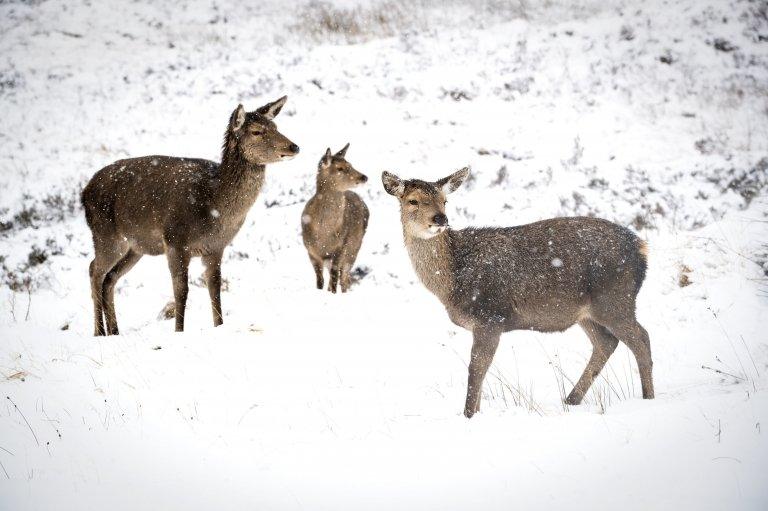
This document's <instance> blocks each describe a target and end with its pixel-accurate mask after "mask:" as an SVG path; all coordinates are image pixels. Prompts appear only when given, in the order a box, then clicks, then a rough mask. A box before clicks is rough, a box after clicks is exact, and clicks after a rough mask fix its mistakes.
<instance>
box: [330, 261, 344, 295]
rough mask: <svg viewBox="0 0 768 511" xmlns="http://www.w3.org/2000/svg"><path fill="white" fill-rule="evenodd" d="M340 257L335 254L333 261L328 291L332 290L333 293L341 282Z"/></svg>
mask: <svg viewBox="0 0 768 511" xmlns="http://www.w3.org/2000/svg"><path fill="white" fill-rule="evenodd" d="M339 259H340V257H339V256H335V257H334V258H333V260H332V261H331V278H330V280H329V282H328V291H330V292H331V293H335V292H336V288H337V287H338V284H339V275H340V273H341V267H340V266H339V263H340V261H339Z"/></svg>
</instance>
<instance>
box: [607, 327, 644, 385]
mask: <svg viewBox="0 0 768 511" xmlns="http://www.w3.org/2000/svg"><path fill="white" fill-rule="evenodd" d="M606 326H607V327H608V328H609V329H610V330H611V331H612V332H613V334H614V335H615V336H616V337H618V338H619V339H620V340H621V341H622V342H623V343H624V344H626V345H627V347H628V348H629V349H630V351H632V354H633V355H634V356H635V360H636V361H637V369H638V370H639V372H640V385H641V386H642V389H643V399H653V398H654V391H653V359H652V358H651V340H650V338H649V337H648V332H647V331H646V330H645V328H643V327H642V325H641V324H640V323H638V322H637V320H636V319H635V318H634V317H633V318H631V319H630V320H628V321H622V322H621V323H619V324H616V325H606Z"/></svg>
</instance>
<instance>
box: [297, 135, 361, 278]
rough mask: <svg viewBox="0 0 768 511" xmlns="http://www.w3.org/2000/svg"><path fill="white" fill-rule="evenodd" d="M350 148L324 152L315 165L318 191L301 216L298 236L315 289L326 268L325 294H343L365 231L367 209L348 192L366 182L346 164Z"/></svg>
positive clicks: (353, 194)
mask: <svg viewBox="0 0 768 511" xmlns="http://www.w3.org/2000/svg"><path fill="white" fill-rule="evenodd" d="M347 149H349V144H347V145H345V146H344V147H343V148H342V149H341V150H340V151H338V152H337V153H336V154H331V148H330V147H329V148H328V149H326V151H325V154H324V155H323V157H322V158H320V162H319V163H318V165H317V188H316V191H315V195H314V196H312V198H310V199H309V201H307V204H306V205H305V206H304V210H303V211H302V213H301V236H302V239H303V241H304V246H305V247H306V249H307V253H308V254H309V260H310V262H311V263H312V268H313V269H314V270H315V284H316V286H317V289H323V272H324V268H325V267H326V266H329V267H330V268H329V273H330V279H329V282H328V291H330V292H331V293H336V290H337V287H338V286H339V284H340V285H341V292H342V293H346V292H347V291H348V290H349V286H350V275H349V272H350V270H351V269H352V265H353V264H354V263H355V259H357V253H358V252H359V251H360V246H361V245H362V243H363V237H364V236H365V230H366V228H367V227H368V218H369V212H368V207H367V206H366V205H365V202H363V199H361V198H360V196H359V195H358V194H356V193H355V192H353V191H351V190H350V189H351V188H354V187H356V186H358V185H361V184H363V183H365V182H366V181H368V177H367V176H366V175H364V174H362V173H360V172H358V171H357V170H356V169H355V168H354V167H353V166H352V165H351V164H350V163H349V162H348V161H347V160H346V154H347Z"/></svg>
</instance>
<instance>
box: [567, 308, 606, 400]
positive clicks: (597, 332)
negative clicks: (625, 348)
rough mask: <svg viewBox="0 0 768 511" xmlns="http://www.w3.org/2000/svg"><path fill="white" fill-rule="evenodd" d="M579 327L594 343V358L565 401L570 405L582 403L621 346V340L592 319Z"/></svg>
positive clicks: (581, 323)
mask: <svg viewBox="0 0 768 511" xmlns="http://www.w3.org/2000/svg"><path fill="white" fill-rule="evenodd" d="M579 325H580V326H581V328H582V329H583V330H584V332H585V333H586V334H587V335H588V336H589V340H590V341H592V356H591V357H589V362H587V367H586V368H584V373H583V374H582V375H581V378H579V381H577V382H576V385H575V386H574V387H573V390H572V391H571V393H570V394H568V397H567V398H566V399H565V402H566V403H568V404H569V405H578V404H580V403H581V400H582V399H584V395H585V394H586V393H587V391H588V390H589V388H590V387H591V386H592V383H593V382H594V381H595V378H597V376H598V375H599V374H600V371H602V370H603V367H605V363H606V362H607V361H608V358H609V357H610V356H611V354H613V352H614V351H615V350H616V346H618V344H619V340H618V339H617V338H616V337H615V336H614V335H613V334H612V333H611V332H609V331H608V329H606V328H605V327H603V326H601V325H599V324H597V323H595V322H594V321H592V320H590V319H584V320H582V321H580V322H579Z"/></svg>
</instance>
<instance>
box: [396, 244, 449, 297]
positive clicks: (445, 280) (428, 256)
mask: <svg viewBox="0 0 768 511" xmlns="http://www.w3.org/2000/svg"><path fill="white" fill-rule="evenodd" d="M403 235H404V237H405V248H406V249H407V250H408V255H409V256H410V258H411V264H412V265H413V269H414V270H416V275H418V276H419V280H421V283H422V284H424V286H425V287H426V288H427V289H429V290H430V291H431V292H432V294H434V295H435V296H437V297H438V298H439V299H440V301H441V302H443V304H447V303H448V301H449V299H450V296H451V293H452V292H453V285H454V279H453V270H454V268H453V266H454V264H453V254H452V252H451V238H450V234H449V231H448V230H445V231H443V232H442V233H440V234H438V235H437V236H433V237H432V238H429V239H422V238H417V237H415V236H413V235H411V234H409V233H407V232H405V230H403Z"/></svg>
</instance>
